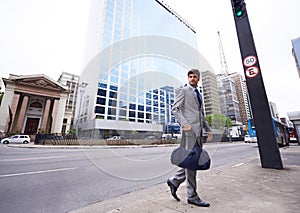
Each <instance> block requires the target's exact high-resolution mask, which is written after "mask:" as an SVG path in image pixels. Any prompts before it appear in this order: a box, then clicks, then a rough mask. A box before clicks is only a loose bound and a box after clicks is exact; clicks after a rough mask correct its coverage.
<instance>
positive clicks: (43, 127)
mask: <svg viewBox="0 0 300 213" xmlns="http://www.w3.org/2000/svg"><path fill="white" fill-rule="evenodd" d="M50 106H51V100H50V99H47V100H46V104H45V107H44V114H43V119H42V125H41V127H40V129H41V130H42V131H44V133H48V132H47V124H48V120H49V111H50Z"/></svg>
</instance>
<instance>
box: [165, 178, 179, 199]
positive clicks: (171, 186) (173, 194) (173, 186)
mask: <svg viewBox="0 0 300 213" xmlns="http://www.w3.org/2000/svg"><path fill="white" fill-rule="evenodd" d="M167 184H168V186H169V187H170V191H171V194H172V196H173V197H174V198H175V199H176V200H177V201H180V199H179V198H178V197H177V194H176V191H177V187H176V186H175V185H174V184H173V183H172V182H171V181H170V180H168V181H167Z"/></svg>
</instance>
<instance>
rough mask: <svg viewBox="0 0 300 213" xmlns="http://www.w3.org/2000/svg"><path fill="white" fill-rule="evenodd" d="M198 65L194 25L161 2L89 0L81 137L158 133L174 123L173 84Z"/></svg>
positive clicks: (80, 101) (78, 121)
mask: <svg viewBox="0 0 300 213" xmlns="http://www.w3.org/2000/svg"><path fill="white" fill-rule="evenodd" d="M199 65H200V61H199V53H198V51H197V40H196V34H195V30H194V29H193V27H191V26H190V25H189V24H188V23H187V22H186V21H185V20H184V19H182V18H181V17H180V16H179V15H178V14H177V13H176V12H175V11H173V10H172V9H171V8H170V7H168V6H167V5H165V4H164V3H162V1H159V0H143V1H140V0H93V1H92V9H91V15H90V23H89V29H88V35H87V42H86V53H85V60H84V69H83V72H82V74H81V76H80V82H79V94H78V101H77V107H76V115H75V119H76V125H77V128H78V134H79V137H87V138H107V137H110V136H113V135H122V136H124V137H126V138H128V137H140V136H145V135H158V134H161V133H162V132H163V129H164V127H165V126H168V125H169V124H174V122H175V119H174V117H173V116H172V114H171V111H170V109H171V105H172V104H173V102H174V96H175V94H174V93H175V89H176V88H177V87H179V86H180V85H183V84H184V83H185V82H186V80H187V76H186V73H187V70H188V69H191V68H199ZM139 133H140V134H139Z"/></svg>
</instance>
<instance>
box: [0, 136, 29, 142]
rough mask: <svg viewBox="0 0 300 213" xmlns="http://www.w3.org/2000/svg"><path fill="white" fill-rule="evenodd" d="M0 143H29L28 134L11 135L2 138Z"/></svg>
mask: <svg viewBox="0 0 300 213" xmlns="http://www.w3.org/2000/svg"><path fill="white" fill-rule="evenodd" d="M1 143H4V144H9V143H24V144H25V143H30V137H29V135H13V136H10V137H9V138H3V139H2V140H1Z"/></svg>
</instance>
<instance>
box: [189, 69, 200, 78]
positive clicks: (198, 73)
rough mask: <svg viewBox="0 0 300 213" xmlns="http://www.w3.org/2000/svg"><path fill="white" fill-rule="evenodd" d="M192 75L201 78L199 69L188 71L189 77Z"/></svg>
mask: <svg viewBox="0 0 300 213" xmlns="http://www.w3.org/2000/svg"><path fill="white" fill-rule="evenodd" d="M190 74H195V75H197V76H198V78H200V71H199V70H197V69H191V70H190V71H188V74H187V75H188V76H189V75H190Z"/></svg>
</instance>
